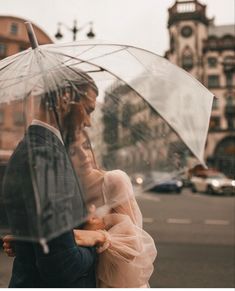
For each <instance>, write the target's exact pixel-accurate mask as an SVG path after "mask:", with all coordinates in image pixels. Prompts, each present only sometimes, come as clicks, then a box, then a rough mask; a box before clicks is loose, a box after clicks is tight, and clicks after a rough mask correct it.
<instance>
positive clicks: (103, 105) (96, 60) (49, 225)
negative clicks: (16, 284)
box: [0, 29, 213, 241]
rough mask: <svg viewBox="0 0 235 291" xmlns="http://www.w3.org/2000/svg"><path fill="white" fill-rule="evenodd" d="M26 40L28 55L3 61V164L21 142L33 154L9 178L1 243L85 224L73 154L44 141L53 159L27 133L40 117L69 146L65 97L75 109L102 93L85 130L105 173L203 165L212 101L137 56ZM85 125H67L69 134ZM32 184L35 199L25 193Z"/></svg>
mask: <svg viewBox="0 0 235 291" xmlns="http://www.w3.org/2000/svg"><path fill="white" fill-rule="evenodd" d="M29 34H30V36H31V39H32V40H31V43H32V48H29V49H28V50H26V51H23V52H20V53H18V54H16V55H14V56H11V57H8V58H6V59H4V60H2V61H0V87H1V90H0V110H1V111H0V112H2V113H1V114H2V115H1V116H2V117H1V118H2V122H1V124H0V130H1V136H4V140H3V139H2V140H1V144H0V145H1V149H0V152H1V153H2V154H1V159H2V162H3V164H4V163H6V162H7V161H8V159H9V157H10V156H11V153H12V152H14V150H15V149H16V151H15V152H14V153H13V155H12V156H11V158H10V161H14V158H15V157H16V156H17V155H16V152H17V150H19V142H20V141H21V139H22V138H23V136H24V135H25V143H26V144H27V147H26V148H27V149H26V150H25V151H23V153H21V154H22V155H23V156H24V159H23V161H24V162H22V163H19V164H18V167H17V166H16V167H13V168H11V167H9V166H8V168H7V170H6V174H5V178H4V179H5V180H4V181H5V182H3V183H4V186H3V190H2V193H1V197H0V199H1V201H0V202H1V204H2V206H4V207H5V209H6V212H7V215H6V216H5V215H2V216H3V217H2V218H1V220H0V232H1V233H0V234H4V233H8V232H9V231H11V232H13V234H14V235H15V236H16V237H18V238H19V239H26V240H36V241H42V240H45V241H47V240H49V239H51V238H53V237H56V236H58V235H59V234H61V233H63V232H65V231H66V230H68V229H71V228H73V227H75V226H77V225H79V224H81V223H82V222H83V221H85V219H86V216H87V211H83V210H82V209H84V208H86V206H87V201H90V200H89V197H86V195H85V194H84V193H83V191H82V189H81V186H80V182H79V177H77V175H76V169H74V167H72V164H71V161H70V160H71V159H70V157H69V153H67V152H66V154H65V152H63V150H58V148H57V145H56V142H57V141H55V137H54V136H53V137H52V136H51V135H50V134H46V133H45V134H44V136H43V137H44V138H46V140H47V144H48V145H50V147H52V148H53V149H54V150H53V151H49V150H47V148H46V147H45V145H44V146H40V144H39V145H38V144H37V142H38V141H37V140H36V137H35V136H34V135H33V134H32V135H28V133H29V132H30V125H32V124H33V125H37V126H40V125H41V124H40V121H39V122H38V116H39V115H40V114H39V109H41V108H42V107H44V108H43V109H44V113H45V114H44V119H43V120H44V122H45V123H47V124H50V122H51V120H52V119H53V121H54V123H56V124H57V128H58V129H59V132H60V133H61V139H62V145H63V143H66V141H65V136H66V135H65V133H66V130H64V128H65V125H64V119H63V117H62V116H61V112H59V111H58V108H59V105H58V104H59V102H60V101H59V100H60V96H62V95H63V94H64V95H65V96H69V98H70V99H71V100H70V101H71V102H70V103H71V104H72V105H74V104H75V103H76V102H77V100H78V101H79V100H80V98H81V96H82V94H83V93H84V86H85V87H87V85H89V86H91V87H92V88H93V91H96V92H97V91H99V96H98V98H97V102H96V109H95V111H94V113H92V119H93V123H92V126H91V128H89V130H88V134H89V138H90V141H91V146H92V149H93V152H94V154H95V156H96V161H97V164H98V165H99V167H101V168H104V169H108V170H110V169H114V168H118V169H122V170H124V171H125V172H127V174H128V175H129V176H131V177H132V176H133V177H134V175H135V174H136V173H139V174H143V175H145V176H146V174H147V173H149V172H151V171H161V172H168V173H171V175H176V174H177V173H180V172H182V171H183V170H185V168H187V167H188V166H189V165H190V161H191V160H192V159H195V160H196V161H197V162H198V163H200V164H203V165H205V163H204V159H203V152H204V146H205V142H206V136H207V131H208V125H209V118H210V113H211V105H212V101H213V95H212V94H211V93H210V92H209V91H208V90H207V89H206V88H205V87H204V86H203V85H202V84H201V83H199V82H198V81H197V80H196V79H194V78H193V77H192V76H191V75H189V74H188V73H187V72H185V71H184V70H182V69H181V68H179V67H177V66H175V65H173V64H171V63H170V62H168V61H167V60H166V59H164V58H162V57H160V56H158V55H156V54H154V53H152V52H149V51H146V50H143V49H140V48H137V47H133V46H128V45H118V44H110V43H97V42H95V41H93V42H79V43H77V42H73V43H69V44H59V45H58V44H51V45H42V46H38V44H37V41H36V39H35V38H34V34H33V31H32V30H31V29H29ZM72 105H71V107H72ZM87 113H89V112H87ZM38 114H39V115H38ZM52 116H54V117H53V118H52ZM3 117H4V118H3ZM80 117H81V116H79V113H78V114H77V119H76V118H74V119H72V121H71V120H70V127H69V129H70V131H71V128H72V129H73V128H74V129H75V128H76V122H78V119H79V118H80ZM35 120H36V121H35ZM39 120H40V118H39ZM25 133H26V134H25ZM57 136H58V134H57ZM20 144H22V142H21V143H20ZM65 148H66V147H65V146H64V151H65ZM3 156H4V158H3ZM25 161H27V165H26V164H24V163H26V162H25ZM17 163H18V160H17V161H15V165H17ZM26 169H27V171H26ZM61 169H63V174H61ZM65 173H66V174H65ZM6 177H7V178H6ZM27 177H30V181H31V184H32V185H31V186H32V189H30V191H29V189H24V187H27V185H28V184H27V185H25V184H24V183H23V182H24V179H27ZM22 181H23V182H22ZM6 185H7V186H6ZM7 187H10V188H11V191H6V189H8V188H7ZM65 192H66V197H65ZM20 193H21V194H20ZM27 193H31V194H27ZM81 205H83V206H85V207H82V206H81ZM1 213H3V211H2V212H1Z"/></svg>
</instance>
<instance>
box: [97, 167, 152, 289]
mask: <svg viewBox="0 0 235 291" xmlns="http://www.w3.org/2000/svg"><path fill="white" fill-rule="evenodd" d="M102 190H103V195H104V200H105V203H106V205H107V204H108V205H110V207H111V211H110V213H107V214H106V215H105V216H104V222H105V229H106V231H107V232H108V239H109V244H108V245H107V249H105V250H104V251H103V252H102V253H100V254H99V260H98V266H97V279H98V287H103V288H105V287H106V288H108V287H116V288H136V287H148V280H149V278H150V276H151V274H152V272H153V262H154V260H155V257H156V255H157V251H156V248H155V244H154V241H153V239H152V237H151V236H150V235H149V234H148V233H147V232H145V231H144V230H143V229H142V215H141V212H140V209H139V207H138V204H137V202H136V200H135V197H134V193H133V189H132V185H131V182H130V179H129V177H128V176H127V175H126V174H125V173H124V172H122V171H120V170H115V171H111V172H107V173H105V174H104V182H103V187H102Z"/></svg>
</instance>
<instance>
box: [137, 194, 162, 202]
mask: <svg viewBox="0 0 235 291" xmlns="http://www.w3.org/2000/svg"><path fill="white" fill-rule="evenodd" d="M136 198H137V199H143V200H150V201H155V202H159V201H160V200H161V199H160V198H159V197H156V196H153V195H150V194H141V195H137V196H136Z"/></svg>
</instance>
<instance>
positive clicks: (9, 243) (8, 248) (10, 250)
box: [2, 235, 16, 257]
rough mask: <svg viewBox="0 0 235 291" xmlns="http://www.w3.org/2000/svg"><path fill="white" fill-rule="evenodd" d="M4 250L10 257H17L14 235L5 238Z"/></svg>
mask: <svg viewBox="0 0 235 291" xmlns="http://www.w3.org/2000/svg"><path fill="white" fill-rule="evenodd" d="M2 240H3V250H4V252H5V253H6V254H7V255H8V257H15V256H16V254H15V250H14V238H13V236H12V235H6V236H4V237H3V239H2Z"/></svg>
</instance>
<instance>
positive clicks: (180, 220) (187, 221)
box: [167, 218, 192, 224]
mask: <svg viewBox="0 0 235 291" xmlns="http://www.w3.org/2000/svg"><path fill="white" fill-rule="evenodd" d="M167 223H179V224H190V223H192V221H191V219H187V218H168V219H167Z"/></svg>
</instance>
